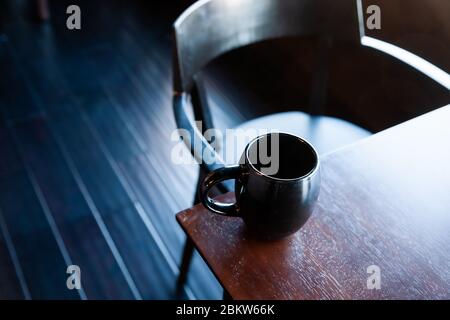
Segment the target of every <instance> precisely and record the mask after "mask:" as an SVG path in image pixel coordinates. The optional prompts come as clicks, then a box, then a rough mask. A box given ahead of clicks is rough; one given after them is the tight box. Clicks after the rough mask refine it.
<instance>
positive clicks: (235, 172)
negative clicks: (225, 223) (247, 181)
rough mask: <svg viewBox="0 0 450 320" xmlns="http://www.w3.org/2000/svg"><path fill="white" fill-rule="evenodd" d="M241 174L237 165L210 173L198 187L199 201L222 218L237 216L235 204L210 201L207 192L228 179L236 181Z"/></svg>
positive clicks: (240, 169)
mask: <svg viewBox="0 0 450 320" xmlns="http://www.w3.org/2000/svg"><path fill="white" fill-rule="evenodd" d="M241 174H242V168H241V166H239V165H236V166H231V167H223V168H219V169H216V170H214V171H212V172H210V173H209V174H208V175H207V176H206V178H205V179H204V180H203V182H202V183H201V185H200V199H201V201H202V203H203V205H204V206H205V207H206V208H208V209H209V210H210V211H212V212H214V213H218V214H221V215H224V216H229V217H237V216H239V213H238V207H237V205H236V203H223V202H219V201H216V200H214V199H211V198H210V197H209V195H208V193H209V190H210V189H211V188H212V187H214V185H216V184H217V183H219V182H222V181H224V180H229V179H238V178H239V177H240V176H241Z"/></svg>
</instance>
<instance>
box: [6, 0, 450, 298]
mask: <svg viewBox="0 0 450 320" xmlns="http://www.w3.org/2000/svg"><path fill="white" fill-rule="evenodd" d="M29 2H30V1H26V0H17V1H6V0H0V8H1V9H0V110H1V112H0V153H1V156H0V298H40V299H46V298H67V299H80V298H83V299H84V298H88V299H106V298H119V299H134V298H144V299H171V298H178V297H182V298H220V297H221V295H222V292H221V289H220V286H219V285H218V283H217V282H216V280H215V279H214V277H213V275H212V274H211V273H210V271H209V270H208V268H207V267H206V265H205V264H204V262H203V261H202V260H201V258H200V257H199V256H195V259H194V263H193V267H192V272H191V273H190V276H189V281H188V285H187V286H186V290H185V292H183V293H181V295H177V294H176V292H175V280H176V275H177V273H178V265H179V261H180V257H181V252H182V246H183V243H184V239H185V237H184V235H183V233H182V231H181V229H180V227H179V226H178V225H177V223H176V221H175V218H174V214H175V213H176V212H178V211H180V210H182V209H185V208H187V207H189V206H191V204H192V200H193V196H194V189H195V184H196V179H197V174H198V168H197V167H196V166H194V165H192V166H188V165H185V166H181V165H174V164H173V163H171V162H170V160H169V159H170V153H171V150H172V147H173V145H174V143H175V142H171V139H170V137H171V134H172V132H173V130H175V128H176V126H175V122H174V119H173V114H172V106H171V95H172V83H171V68H172V67H171V36H170V26H171V23H172V21H173V20H174V19H175V17H176V16H177V15H178V14H179V13H180V12H181V11H182V10H183V8H184V7H186V6H187V5H188V2H189V1H182V0H179V1H175V0H174V1H171V2H170V1H165V2H164V1H134V2H127V3H126V2H125V1H118V0H115V1H66V0H61V1H51V12H52V19H51V20H50V21H49V22H47V23H44V24H39V23H37V22H34V21H33V19H32V16H31V15H30V14H29V12H28V8H29V6H28V4H29ZM72 3H77V4H80V6H81V8H82V30H79V31H68V30H67V29H66V27H65V22H66V21H65V19H66V14H65V10H66V7H67V6H68V5H69V4H72ZM263 46H264V44H263ZM281 47H282V48H284V47H286V46H281ZM302 48H303V47H302ZM252 50H254V48H253V49H252V48H250V51H248V53H247V58H248V59H247V60H248V61H249V63H245V64H241V66H242V70H241V71H242V72H241V75H239V76H235V75H231V74H228V75H225V76H223V78H222V79H225V78H226V79H228V83H229V84H230V85H229V86H228V87H227V86H224V87H221V88H219V85H218V83H221V82H219V81H215V80H214V77H211V79H210V81H209V82H208V83H209V84H208V85H209V89H210V90H211V92H212V95H213V96H214V101H215V104H212V106H213V108H215V111H214V112H215V114H216V115H217V116H216V118H215V119H217V121H216V122H215V124H216V126H217V127H219V128H229V127H232V126H234V125H235V124H236V123H239V122H241V121H242V120H245V119H248V118H251V117H252V116H254V115H255V114H258V113H261V114H264V113H268V112H269V111H270V110H269V109H267V108H266V109H265V108H264V107H263V105H262V103H261V102H262V101H264V102H265V103H267V102H269V101H271V102H273V103H275V104H282V107H284V106H286V108H287V107H288V106H289V105H290V104H289V101H288V98H292V100H294V101H295V102H296V105H297V106H298V105H306V104H307V103H306V102H307V95H306V93H307V92H308V90H307V86H308V83H307V82H304V81H303V80H302V79H301V78H300V77H299V76H298V75H297V74H296V75H295V76H294V77H293V76H292V66H291V65H290V66H288V68H287V69H286V68H285V69H284V70H281V71H280V70H274V69H272V68H271V67H267V68H264V69H262V68H259V67H257V66H256V64H257V63H259V64H263V65H266V66H268V64H267V62H268V61H271V60H273V59H274V58H273V55H272V53H271V54H270V55H266V56H256V58H255V55H253V52H254V51H252ZM298 50H304V51H302V55H301V56H302V57H303V58H302V59H299V58H298V57H300V55H299V52H300V51H298ZM298 50H297V49H296V50H294V52H295V57H296V58H295V59H297V60H301V61H299V70H301V71H304V73H305V74H306V75H307V74H308V72H309V73H311V70H309V69H308V65H309V64H308V60H307V59H306V58H305V57H310V56H311V55H310V53H308V52H307V49H300V48H298ZM305 50H306V51H305ZM336 50H337V51H336V52H335V54H334V55H333V57H338V55H339V50H341V51H342V50H343V49H342V48H341V49H339V48H337V49H336ZM358 50H359V51H358V52H357V55H358V57H359V60H358V59H357V60H354V59H349V60H347V64H345V63H344V64H340V65H339V66H340V67H339V66H334V68H335V69H334V70H335V71H336V73H335V74H340V73H339V72H340V71H342V70H346V71H348V70H352V71H355V73H354V74H353V76H352V77H350V76H347V78H346V80H345V81H342V79H341V78H333V76H332V77H331V80H332V81H335V83H336V84H337V90H336V91H335V92H334V95H332V96H331V97H330V99H329V100H328V103H329V104H330V105H333V106H334V108H335V109H333V108H331V109H330V112H331V113H332V114H336V115H340V116H342V117H344V118H348V119H349V120H352V121H354V122H356V123H359V124H361V125H363V126H365V127H366V128H369V129H371V130H373V131H378V130H381V129H383V128H385V127H388V126H390V125H392V124H396V123H399V122H401V121H404V120H406V119H408V118H411V117H413V116H416V115H419V114H421V113H424V112H426V111H428V110H430V109H432V108H435V107H438V106H441V105H444V104H445V103H444V102H445V101H446V100H447V103H448V95H447V94H448V93H447V92H443V91H442V89H436V88H434V87H433V85H431V84H430V83H429V81H428V80H424V79H423V76H422V75H418V74H417V72H415V71H410V70H409V69H408V68H407V67H405V66H397V65H395V66H393V67H392V68H391V69H390V71H389V72H391V73H392V74H396V77H397V79H399V77H400V76H399V74H403V75H405V78H407V79H409V80H410V82H407V85H406V86H405V87H404V88H405V90H404V92H408V91H409V92H411V88H413V89H414V88H419V89H420V90H422V91H420V92H422V93H423V94H422V96H420V97H421V98H420V99H417V95H418V93H417V92H416V93H415V95H414V96H412V97H411V98H409V100H408V101H407V102H405V100H406V99H407V97H409V95H407V94H404V95H403V96H402V98H403V99H405V100H404V101H403V102H404V104H401V107H399V108H396V106H398V105H399V104H398V102H399V98H395V97H398V96H399V92H400V90H396V92H392V88H391V87H389V86H386V85H384V86H382V85H380V83H382V82H383V81H385V80H384V79H385V78H386V72H387V71H386V70H387V69H388V67H387V62H386V60H385V58H383V57H381V56H380V55H379V54H376V53H372V52H368V50H366V49H358ZM348 52H349V51H348V50H347V51H345V54H346V55H347V54H348ZM274 54H275V53H274ZM278 54H284V50H281V52H278ZM244 56H245V55H244ZM291 57H292V55H291ZM239 59H241V58H239ZM236 60H237V58H236V57H234V58H233V57H231V58H230V61H231V63H232V64H233V63H236ZM233 61H234V62H233ZM355 61H356V62H357V61H359V62H361V63H360V65H357V64H356V62H355ZM377 63H378V64H379V65H381V66H382V67H383V68H384V69H382V70H383V72H384V73H383V72H379V70H378V69H371V70H372V71H369V69H370V68H369V67H373V65H376V64H377ZM252 64H253V65H252ZM244 65H246V66H249V67H250V68H253V71H248V70H247V69H246V68H244ZM223 66H225V71H226V70H228V69H227V66H229V64H227V63H224V64H223ZM302 66H303V67H304V68H303V69H302ZM363 66H364V67H363ZM332 67H333V66H332ZM339 68H340V69H339ZM345 68H349V69H345ZM223 69H224V68H223V67H222V68H219V67H218V68H217V69H214V66H213V67H212V74H213V75H214V74H215V71H217V70H219V71H220V70H222V71H223ZM254 70H259V71H258V73H256V77H255V74H253V75H252V77H246V74H247V75H248V74H249V73H252V72H254ZM242 73H243V74H244V76H242ZM344 73H346V74H347V73H349V72H344ZM264 77H266V78H267V79H274V78H275V79H278V78H281V79H283V80H289V79H290V80H291V81H290V83H291V86H283V90H284V91H280V90H281V89H280V88H278V89H271V90H265V89H266V88H263V90H262V92H263V93H262V94H261V95H257V94H255V92H257V89H261V86H262V84H264V81H263V80H262V79H263V78H264ZM361 77H364V79H372V84H375V85H373V86H372V87H371V88H372V92H376V93H375V94H374V93H372V96H369V98H370V97H376V98H374V99H372V100H371V99H369V98H368V96H367V91H358V90H359V89H361V88H362V84H361V81H360V79H361ZM252 79H253V80H254V79H257V81H253V82H252ZM411 79H414V80H411ZM377 81H378V82H377ZM411 81H413V83H414V84H413V86H412V87H411V86H410V83H411ZM383 83H384V82H383ZM402 83H404V82H402ZM367 85H368V84H367V83H366V86H367ZM358 86H360V87H358ZM236 87H238V88H239V90H236ZM288 89H289V90H290V91H291V92H294V94H293V95H290V96H289V95H288V94H287V93H286V92H287V90H288ZM363 89H364V88H363ZM382 89H386V90H387V91H386V92H382V91H381V90H382ZM397 89H398V88H397ZM377 90H378V91H377ZM388 90H391V92H390V95H389V92H388ZM237 91H238V92H239V93H240V94H242V93H247V98H248V99H250V98H254V100H253V101H254V102H251V103H250V102H249V101H250V100H246V99H244V98H243V97H242V95H241V97H239V98H237V93H236V92H237ZM355 92H361V94H360V95H356V96H355ZM345 93H347V94H345ZM271 97H272V99H271ZM273 97H276V98H275V99H273ZM280 97H283V99H282V100H280ZM284 97H286V98H284ZM355 97H356V99H355ZM381 97H383V99H382V98H381ZM237 99H240V100H239V101H240V102H241V104H239V103H236V101H237ZM361 101H365V107H366V109H361V108H358V107H355V105H356V106H358V103H359V104H361ZM352 103H353V104H354V105H352ZM220 104H227V105H228V106H229V108H227V109H223V108H220V107H218V106H217V105H220ZM237 105H241V106H242V105H244V106H246V107H244V108H237V107H233V106H237ZM341 106H347V109H346V108H345V107H342V108H341ZM405 106H407V107H405ZM255 110H258V112H256V111H255ZM271 110H272V111H273V109H271ZM380 110H382V111H383V110H384V112H385V113H384V114H383V115H382V116H380ZM70 264H77V265H79V266H80V267H81V270H82V285H83V290H80V291H70V290H68V289H67V288H66V278H67V274H66V267H67V265H70Z"/></svg>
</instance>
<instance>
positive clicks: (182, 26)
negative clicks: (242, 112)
mask: <svg viewBox="0 0 450 320" xmlns="http://www.w3.org/2000/svg"><path fill="white" fill-rule="evenodd" d="M310 35H311V36H317V37H318V39H319V43H320V46H319V48H318V52H317V55H316V57H317V59H319V61H318V63H317V64H316V65H317V70H316V71H315V72H314V75H313V79H312V89H311V92H310V99H309V101H310V103H309V106H308V108H307V109H308V110H310V112H309V114H308V113H305V112H300V111H298V112H288V113H277V114H273V115H269V116H264V117H260V118H256V119H253V120H251V121H249V122H246V123H243V124H241V125H240V126H239V128H243V129H246V128H256V129H282V130H283V131H287V132H290V133H293V134H296V135H299V136H301V137H303V138H306V139H307V140H309V141H310V142H311V143H312V144H313V145H314V146H315V147H316V148H317V150H318V151H319V153H321V154H323V153H325V152H329V151H331V150H334V149H336V148H339V147H342V146H344V145H347V144H349V143H352V142H354V141H356V140H358V139H361V138H364V137H367V136H369V135H370V132H368V131H367V130H365V129H362V128H360V127H358V126H356V125H354V124H352V123H350V122H347V121H345V120H342V119H337V118H333V117H328V116H324V115H323V113H324V108H323V107H324V101H325V93H326V79H327V68H326V65H327V64H326V60H327V49H328V48H329V47H330V46H331V45H332V43H333V42H334V41H345V42H349V43H353V44H355V45H360V34H359V24H358V14H357V8H356V1H353V0H345V1H335V0H239V1H238V0H201V1H198V2H196V3H194V4H193V5H192V6H191V7H189V8H188V9H187V10H186V11H185V12H183V13H182V14H181V16H180V17H179V18H178V19H177V20H176V22H175V23H174V44H175V49H174V91H175V93H174V97H173V108H174V113H175V119H176V123H177V126H178V128H180V129H184V130H186V131H187V132H189V134H190V136H189V137H188V138H187V139H186V137H184V141H185V143H186V144H187V146H188V147H189V148H190V150H191V153H192V155H193V156H194V157H195V158H196V160H197V161H198V162H199V163H201V170H202V171H203V172H206V173H207V172H210V171H211V170H214V169H215V168H217V167H221V166H223V165H224V163H223V161H222V160H221V159H220V157H219V156H218V155H217V154H216V153H215V150H214V149H213V148H212V146H211V145H209V144H208V142H207V140H206V139H205V138H204V137H203V134H202V132H200V131H199V130H198V128H197V127H196V125H195V123H194V122H193V121H191V119H190V117H189V116H188V115H189V108H190V107H191V106H192V108H193V110H194V115H195V120H197V121H202V124H203V126H202V127H203V129H204V130H207V129H210V128H213V116H212V114H211V112H210V109H209V107H208V100H207V96H206V95H207V93H206V92H205V90H204V85H203V84H202V79H201V77H199V71H200V70H201V69H202V68H203V67H204V66H205V65H206V64H207V63H209V62H210V61H211V60H213V59H214V58H216V57H218V56H220V55H222V54H224V53H226V52H228V51H230V50H233V49H237V48H239V47H243V46H246V45H249V44H252V43H256V42H259V41H263V40H268V39H275V38H280V37H287V36H310ZM304 109H305V108H304ZM193 139H198V141H201V143H199V144H194V143H191V142H193ZM205 150H207V151H208V152H210V153H212V154H214V155H215V159H216V161H214V162H213V163H212V164H208V163H205V162H204V161H202V154H204V152H205ZM219 188H220V191H222V192H226V191H230V190H231V189H232V186H231V185H230V184H229V183H222V184H221V185H220V186H219ZM192 252H193V244H192V243H190V242H189V241H188V242H187V243H186V245H185V248H184V253H183V260H182V263H181V268H180V276H179V279H178V285H179V287H181V286H182V285H183V284H184V282H185V279H186V274H187V271H188V267H189V262H190V260H191V256H192Z"/></svg>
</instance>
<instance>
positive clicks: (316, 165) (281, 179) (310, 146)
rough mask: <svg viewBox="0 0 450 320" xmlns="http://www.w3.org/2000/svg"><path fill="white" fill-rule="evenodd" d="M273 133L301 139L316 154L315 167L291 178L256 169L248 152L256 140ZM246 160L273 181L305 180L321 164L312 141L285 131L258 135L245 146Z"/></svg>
mask: <svg viewBox="0 0 450 320" xmlns="http://www.w3.org/2000/svg"><path fill="white" fill-rule="evenodd" d="M273 134H279V135H284V136H291V137H294V138H296V139H297V140H299V141H300V142H301V143H303V144H305V145H306V146H307V147H308V148H309V149H310V150H311V151H312V153H313V154H314V157H315V160H316V161H315V164H314V167H313V168H312V169H311V170H310V171H308V172H307V173H305V174H304V175H302V176H299V177H295V178H289V179H283V178H276V177H272V176H269V175H267V174H264V173H263V172H261V171H260V170H258V169H256V168H255V166H254V165H253V163H251V162H250V160H249V154H248V152H249V150H250V147H251V146H252V145H253V144H254V143H255V142H256V141H258V140H259V139H262V138H264V137H266V136H269V135H273ZM245 162H246V163H247V164H248V165H249V167H250V168H251V169H252V170H253V171H254V172H255V173H256V174H257V175H259V176H262V177H264V178H266V179H270V180H273V181H277V182H295V181H299V180H304V179H306V178H308V177H311V176H312V175H313V174H314V173H315V172H316V171H317V170H318V169H319V164H320V160H319V154H318V153H317V151H316V149H315V148H314V147H313V145H312V144H311V143H310V142H308V141H307V140H306V139H304V138H301V137H299V136H297V135H295V134H292V133H288V132H283V131H276V132H269V133H265V134H262V135H260V136H257V137H256V138H254V139H253V140H252V141H250V142H249V143H248V144H247V146H246V147H245Z"/></svg>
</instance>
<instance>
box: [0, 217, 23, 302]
mask: <svg viewBox="0 0 450 320" xmlns="http://www.w3.org/2000/svg"><path fill="white" fill-rule="evenodd" d="M8 238H9V232H8V230H7V228H6V224H5V223H4V220H3V216H2V213H1V211H0V270H1V271H0V300H10V299H11V300H12V299H13V300H16V299H17V300H18V299H24V298H25V294H24V291H23V289H22V286H21V283H20V279H19V276H21V273H22V270H21V269H20V266H19V265H16V266H15V265H14V260H13V259H15V257H14V255H15V249H14V247H13V246H12V243H11V242H10V239H8Z"/></svg>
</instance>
